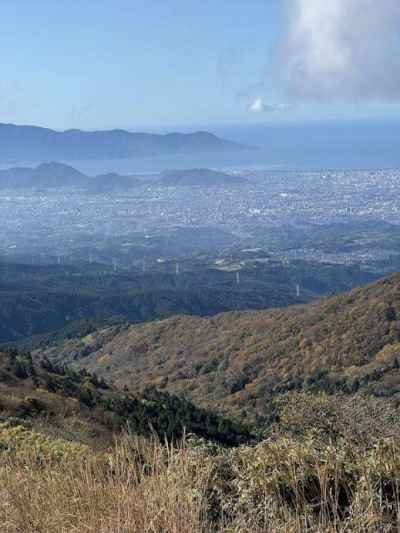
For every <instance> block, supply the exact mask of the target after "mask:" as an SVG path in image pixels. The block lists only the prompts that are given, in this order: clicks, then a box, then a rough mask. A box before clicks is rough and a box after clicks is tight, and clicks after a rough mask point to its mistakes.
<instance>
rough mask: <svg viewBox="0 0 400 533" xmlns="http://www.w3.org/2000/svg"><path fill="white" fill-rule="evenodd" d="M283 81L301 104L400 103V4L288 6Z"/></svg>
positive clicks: (306, 1) (293, 0) (291, 1)
mask: <svg viewBox="0 0 400 533" xmlns="http://www.w3.org/2000/svg"><path fill="white" fill-rule="evenodd" d="M287 8H288V14H289V17H288V27H287V33H286V35H285V39H284V42H283V48H282V51H283V55H282V57H281V60H282V65H283V67H282V68H283V72H282V74H283V80H284V82H285V85H286V88H287V90H288V93H289V94H290V95H293V96H295V97H298V98H303V99H336V100H379V99H396V100H397V99H400V53H399V52H400V44H399V43H400V31H399V30H400V0H287Z"/></svg>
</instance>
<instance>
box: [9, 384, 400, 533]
mask: <svg viewBox="0 0 400 533" xmlns="http://www.w3.org/2000/svg"><path fill="white" fill-rule="evenodd" d="M278 404H279V405H278V407H279V409H278V411H277V412H278V414H279V417H278V418H279V423H278V424H277V426H276V427H274V426H271V427H270V429H269V430H268V432H267V433H266V434H265V438H264V440H263V441H261V442H259V443H258V444H255V445H248V446H240V447H238V448H234V449H224V448H222V447H219V446H218V445H215V444H211V443H208V442H206V441H203V440H201V439H196V438H194V437H188V438H185V439H184V440H183V441H182V442H181V443H178V444H175V445H171V444H170V443H168V442H159V441H158V440H157V439H156V438H152V439H144V438H139V437H133V436H130V435H125V436H123V437H121V438H119V439H118V440H116V442H115V445H114V446H113V447H112V448H110V449H108V450H106V451H102V452H94V451H93V450H92V449H91V448H89V447H88V446H85V445H82V444H78V443H70V442H66V441H65V440H64V441H63V440H62V439H54V438H53V437H49V436H45V435H44V434H42V433H38V432H37V431H36V432H35V431H34V430H31V429H28V428H25V427H22V426H15V425H12V424H11V423H9V424H3V425H1V424H0V533H17V532H18V533H48V532H49V533H63V532H65V533H67V532H68V533H70V532H71V533H74V532H76V533H77V532H79V533H81V532H89V533H90V532H93V533H94V532H96V533H261V532H271V533H279V532H284V533H286V532H287V533H292V532H293V533H297V532H299V533H300V532H303V531H304V532H311V533H325V532H327V533H336V532H337V533H342V532H343V533H344V532H353V533H364V532H377V533H378V532H379V533H385V532H395V531H400V436H399V435H400V432H399V429H400V425H399V424H398V410H397V409H394V408H391V407H390V406H388V404H387V402H385V401H382V402H381V401H380V400H374V399H368V398H366V399H363V398H362V397H359V398H350V399H347V400H346V398H345V397H333V398H332V397H329V396H326V395H321V396H316V395H308V394H294V395H293V396H288V397H287V398H283V399H282V401H279V402H278Z"/></svg>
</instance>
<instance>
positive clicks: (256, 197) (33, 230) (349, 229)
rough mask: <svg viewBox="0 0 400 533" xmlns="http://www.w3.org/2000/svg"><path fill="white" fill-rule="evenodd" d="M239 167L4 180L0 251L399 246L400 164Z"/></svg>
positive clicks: (389, 254)
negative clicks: (221, 178) (87, 181)
mask: <svg viewBox="0 0 400 533" xmlns="http://www.w3.org/2000/svg"><path fill="white" fill-rule="evenodd" d="M235 176H242V177H243V178H245V179H247V182H246V183H245V185H241V186H230V185H225V186H221V187H204V186H201V185H199V186H195V187H184V186H168V187H166V186H162V185H160V184H159V183H158V182H157V181H155V180H151V179H148V180H145V179H143V185H140V186H138V187H135V188H132V189H130V190H127V191H123V192H119V193H118V192H115V193H103V194H88V193H87V192H83V191H82V190H79V189H78V188H69V189H68V188H63V189H40V190H39V189H37V190H34V189H13V190H11V189H8V190H2V191H1V194H0V217H1V218H2V220H3V224H2V227H1V229H0V255H1V256H2V257H4V258H9V259H13V258H22V257H23V258H24V260H25V261H26V260H29V261H33V262H40V261H42V262H46V261H47V262H49V261H50V262H59V263H60V262H62V263H66V264H68V263H74V262H85V261H86V262H87V261H89V262H92V261H96V262H100V263H104V264H111V265H112V264H114V265H115V262H117V263H118V264H120V265H121V266H125V267H129V266H130V265H132V264H135V262H137V261H142V260H143V258H146V257H149V258H153V259H156V258H160V259H163V258H164V259H168V258H169V259H171V258H174V257H184V256H188V255H193V254H196V253H209V254H213V255H216V256H218V255H223V254H224V253H227V252H229V251H231V250H233V249H236V250H237V249H240V248H241V247H242V248H260V249H262V250H263V251H264V252H269V253H270V254H272V255H278V256H279V257H282V258H289V259H290V258H302V259H313V260H317V261H327V260H329V261H333V262H342V263H346V262H356V263H357V262H359V263H363V262H365V261H368V260H369V258H372V256H373V258H374V261H375V262H376V261H382V260H390V258H392V259H394V258H395V256H396V255H397V254H398V251H397V250H398V248H397V246H396V243H397V236H396V228H397V225H398V224H399V223H400V201H399V198H400V194H399V193H400V180H399V177H400V172H399V171H398V170H374V171H371V170H364V171H362V170H360V171H320V172H317V171H313V172H311V171H310V172H298V171H293V172H273V171H261V170H260V171H251V172H250V171H236V172H235ZM378 235H379V239H378ZM338 237H340V242H338ZM343 237H346V238H343ZM382 237H383V238H382ZM378 241H379V242H378Z"/></svg>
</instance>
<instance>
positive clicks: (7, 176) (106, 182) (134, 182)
mask: <svg viewBox="0 0 400 533" xmlns="http://www.w3.org/2000/svg"><path fill="white" fill-rule="evenodd" d="M142 184H143V182H142V181H140V180H139V179H137V178H135V177H134V176H122V175H120V174H116V173H109V174H101V175H99V176H95V177H90V176H87V175H86V174H83V172H80V171H79V170H77V169H76V168H74V167H71V166H70V165H65V164H64V163H58V162H55V161H53V162H51V163H41V164H40V165H38V166H37V167H34V168H31V167H11V168H7V169H4V170H0V188H11V189H12V188H57V187H79V188H81V189H84V190H87V191H88V192H96V193H110V192H119V191H127V190H130V189H132V188H133V187H137V186H139V185H142Z"/></svg>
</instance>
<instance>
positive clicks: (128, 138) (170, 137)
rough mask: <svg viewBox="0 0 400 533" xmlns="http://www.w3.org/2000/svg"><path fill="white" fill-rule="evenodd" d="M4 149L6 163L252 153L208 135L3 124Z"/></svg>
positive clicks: (0, 132)
mask: <svg viewBox="0 0 400 533" xmlns="http://www.w3.org/2000/svg"><path fill="white" fill-rule="evenodd" d="M0 146H1V156H0V158H1V160H2V161H10V160H22V161H29V160H32V161H38V160H54V159H60V160H74V159H115V158H135V157H151V156H157V155H170V154H182V153H201V152H237V151H241V150H244V149H248V147H246V146H243V145H241V144H237V143H234V142H231V141H227V140H225V139H221V138H219V137H217V136H216V135H213V134H212V133H209V132H205V131H198V132H195V133H187V134H184V133H168V134H165V135H157V134H149V133H132V132H129V131H125V130H107V131H82V130H78V129H71V130H67V131H55V130H51V129H48V128H41V127H38V126H17V125H15V124H0Z"/></svg>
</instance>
